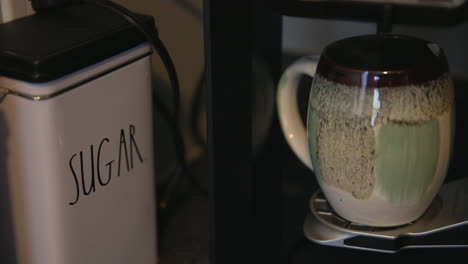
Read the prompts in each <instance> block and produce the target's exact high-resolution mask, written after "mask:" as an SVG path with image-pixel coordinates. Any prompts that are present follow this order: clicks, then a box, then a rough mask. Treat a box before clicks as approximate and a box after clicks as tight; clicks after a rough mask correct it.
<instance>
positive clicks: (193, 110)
mask: <svg viewBox="0 0 468 264" xmlns="http://www.w3.org/2000/svg"><path fill="white" fill-rule="evenodd" d="M204 95H205V72H202V73H201V75H200V78H199V79H198V84H197V87H196V88H195V95H194V97H193V101H192V106H191V107H190V115H191V116H190V128H191V130H192V131H191V132H192V133H191V134H192V138H193V139H194V140H195V143H196V144H197V145H198V146H200V147H201V148H202V149H203V151H204V152H205V153H206V152H207V146H206V142H205V139H204V138H203V136H202V135H201V134H200V127H199V123H200V122H199V121H200V119H199V118H200V114H201V111H202V107H201V106H202V105H203V98H204Z"/></svg>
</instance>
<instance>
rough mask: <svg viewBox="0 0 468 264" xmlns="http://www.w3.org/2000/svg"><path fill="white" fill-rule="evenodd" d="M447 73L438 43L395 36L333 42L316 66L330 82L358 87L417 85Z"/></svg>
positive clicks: (446, 64)
mask: <svg viewBox="0 0 468 264" xmlns="http://www.w3.org/2000/svg"><path fill="white" fill-rule="evenodd" d="M431 48H435V49H436V51H434V50H431ZM350 49H351V50H350ZM448 72H449V66H448V63H447V60H446V57H445V54H444V51H443V49H442V48H440V47H439V46H438V45H437V44H435V43H433V42H430V41H426V40H423V39H419V38H416V37H411V36H406V35H396V34H378V35H362V36H355V37H350V38H345V39H342V40H338V41H336V42H333V43H331V44H329V45H328V46H327V47H326V48H325V49H324V51H323V53H322V55H321V56H320V60H319V64H318V67H317V74H318V75H319V76H321V77H323V78H325V79H327V80H329V81H332V82H336V83H341V84H345V85H348V86H354V87H360V88H362V87H363V86H365V87H366V88H383V87H398V86H404V85H418V84H423V83H425V82H428V81H431V80H434V79H437V78H438V77H440V76H441V75H443V74H445V73H448Z"/></svg>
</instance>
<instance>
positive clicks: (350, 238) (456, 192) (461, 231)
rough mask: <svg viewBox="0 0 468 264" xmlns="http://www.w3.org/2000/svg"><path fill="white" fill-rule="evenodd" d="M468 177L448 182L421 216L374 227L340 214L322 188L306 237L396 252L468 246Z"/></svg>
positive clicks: (314, 198)
mask: <svg viewBox="0 0 468 264" xmlns="http://www.w3.org/2000/svg"><path fill="white" fill-rule="evenodd" d="M466 201H468V178H467V179H462V180H457V181H453V182H450V183H447V184H445V185H444V186H443V187H442V188H441V191H440V192H439V195H438V196H437V197H436V198H435V199H434V201H433V202H432V204H431V206H430V207H429V208H428V210H427V211H426V212H425V213H424V215H423V216H421V217H420V218H419V219H418V220H416V221H414V222H412V223H409V224H406V225H403V226H398V227H385V228H381V227H371V226H365V225H360V224H356V223H352V222H349V221H347V220H345V219H343V218H341V217H340V216H338V215H337V214H336V213H335V212H334V211H333V209H332V208H331V207H330V205H329V204H328V202H327V200H326V199H325V197H324V196H323V194H322V192H321V191H317V192H316V193H315V194H314V195H313V196H312V197H311V199H310V209H311V213H309V215H308V216H307V218H306V220H305V223H304V233H305V235H306V237H307V238H308V239H309V240H311V241H313V242H315V243H319V244H323V245H329V246H336V247H346V248H354V249H361V250H370V251H378V252H385V253H394V252H397V251H398V250H401V249H409V248H434V247H468V225H467V224H468V204H467V203H466Z"/></svg>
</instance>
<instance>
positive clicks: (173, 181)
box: [83, 0, 187, 208]
mask: <svg viewBox="0 0 468 264" xmlns="http://www.w3.org/2000/svg"><path fill="white" fill-rule="evenodd" d="M83 2H85V3H89V4H94V5H97V6H100V7H103V8H106V9H108V10H111V11H113V12H115V13H117V14H119V15H121V16H122V17H124V18H125V19H126V20H127V21H128V22H130V23H131V24H133V25H134V26H135V27H137V28H138V29H139V30H140V31H141V32H142V33H143V34H145V36H146V38H147V39H148V41H149V42H151V44H152V45H153V47H154V49H155V50H156V52H157V53H158V55H159V57H160V58H161V60H162V62H163V64H164V67H165V68H166V71H167V73H168V76H169V80H170V83H171V86H172V91H173V104H174V108H173V113H172V115H170V114H169V113H170V112H169V108H168V107H167V106H166V105H165V104H164V103H163V101H162V100H160V99H159V97H158V96H157V93H156V92H155V91H153V100H154V102H155V105H156V106H158V105H159V107H158V110H159V111H160V113H161V115H162V116H163V118H164V119H166V122H167V123H168V124H169V126H170V128H171V130H172V132H173V135H172V136H173V138H174V146H175V150H176V151H175V152H176V156H177V161H178V164H177V166H176V168H175V169H174V171H173V175H172V176H171V178H170V182H169V183H168V184H167V187H166V189H165V192H164V193H163V194H162V195H161V196H162V199H160V206H161V207H163V208H165V207H166V206H167V203H168V202H169V200H170V198H171V196H172V193H173V192H174V190H175V188H176V186H177V185H178V183H179V182H180V178H181V175H182V174H183V173H186V169H187V160H186V149H185V144H184V139H183V136H182V133H181V128H180V87H179V79H178V77H177V71H176V70H175V67H174V63H173V62H172V59H171V56H170V55H169V52H168V51H167V49H166V47H165V46H164V44H163V42H162V41H161V40H160V39H159V36H158V33H157V32H156V31H155V30H153V29H152V28H150V27H148V26H147V25H146V24H145V23H144V22H143V21H141V19H140V18H139V17H138V16H137V15H136V14H135V13H133V12H132V11H130V10H128V9H127V8H125V7H123V6H121V5H118V4H116V3H114V2H112V1H110V0H84V1H83Z"/></svg>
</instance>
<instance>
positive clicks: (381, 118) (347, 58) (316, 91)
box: [277, 35, 455, 227]
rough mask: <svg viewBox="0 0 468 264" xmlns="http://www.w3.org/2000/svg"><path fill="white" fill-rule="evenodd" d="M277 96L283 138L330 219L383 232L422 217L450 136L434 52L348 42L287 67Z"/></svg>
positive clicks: (442, 71)
mask: <svg viewBox="0 0 468 264" xmlns="http://www.w3.org/2000/svg"><path fill="white" fill-rule="evenodd" d="M317 61H318V63H317ZM304 74H305V75H309V76H311V77H313V83H312V87H311V91H310V98H309V106H308V117H307V132H306V129H305V126H304V124H303V122H302V120H301V118H300V116H299V112H298V107H297V98H296V96H297V86H298V83H299V80H300V78H301V77H302V75H304ZM278 89H279V90H278V98H277V100H278V111H279V116H280V123H281V126H282V129H283V132H284V135H285V137H286V139H287V141H288V143H289V145H290V146H291V148H292V149H293V150H294V152H295V154H296V155H297V156H298V157H299V158H300V159H301V160H302V161H303V162H304V163H305V164H306V165H307V166H309V168H311V169H312V170H313V171H314V173H315V175H316V178H317V180H318V182H319V184H320V187H321V189H322V191H323V193H324V194H325V196H326V198H327V200H328V201H329V203H330V205H331V206H332V207H333V209H334V210H335V211H336V213H337V214H339V215H340V216H342V217H343V218H345V219H347V220H349V221H352V222H355V223H359V224H364V225H370V226H381V227H383V226H398V225H403V224H407V223H409V222H411V221H414V220H416V219H417V218H418V217H420V216H421V215H422V214H423V213H424V212H425V210H426V209H427V208H428V206H429V205H430V203H431V201H432V200H433V199H434V197H435V195H436V194H437V192H438V190H439V188H440V186H441V185H442V183H443V181H444V178H445V175H446V171H447V167H448V163H449V157H450V153H451V148H452V141H453V137H454V115H455V110H454V109H455V108H454V90H453V84H452V79H451V77H450V74H449V70H448V64H447V61H446V58H445V55H444V52H443V50H442V49H441V48H439V46H438V45H437V44H434V43H431V42H428V41H425V40H421V39H417V38H414V37H408V36H398V35H368V36H358V37H352V38H347V39H344V40H340V41H337V42H335V43H332V44H330V45H329V46H327V47H326V48H325V50H324V51H323V53H322V55H321V56H320V59H317V58H314V57H305V58H302V59H299V60H298V61H297V62H295V63H294V64H292V65H291V66H290V67H288V68H287V69H286V71H285V72H284V74H283V75H282V77H281V80H280V82H279V88H278Z"/></svg>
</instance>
